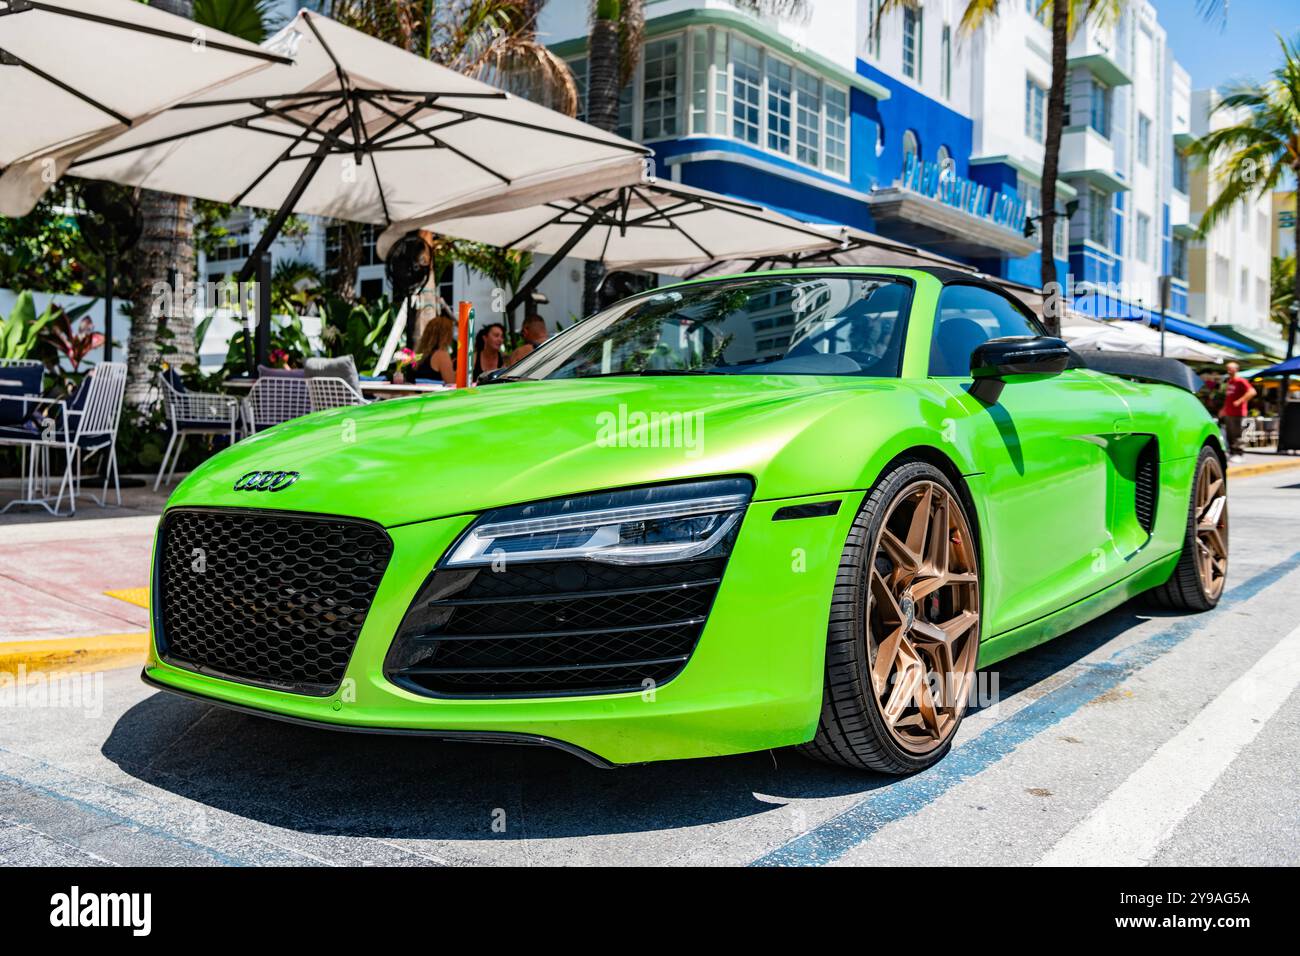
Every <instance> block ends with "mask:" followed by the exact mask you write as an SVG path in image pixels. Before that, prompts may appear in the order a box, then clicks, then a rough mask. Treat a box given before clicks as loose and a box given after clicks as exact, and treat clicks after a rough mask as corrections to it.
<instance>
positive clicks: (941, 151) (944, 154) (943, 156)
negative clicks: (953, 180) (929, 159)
mask: <svg viewBox="0 0 1300 956" xmlns="http://www.w3.org/2000/svg"><path fill="white" fill-rule="evenodd" d="M934 158H935V161H936V162H937V163H938V164H939V168H940V169H941V170H943V171H945V172H952V171H953V170H952V153H951V152H950V151H949V149H948V147H947V146H944V145H943V144H942V143H940V144H939V148H938V149H936V150H935V151H934Z"/></svg>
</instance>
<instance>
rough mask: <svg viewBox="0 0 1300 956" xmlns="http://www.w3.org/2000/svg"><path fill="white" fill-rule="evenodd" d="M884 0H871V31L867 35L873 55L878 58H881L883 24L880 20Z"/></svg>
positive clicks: (868, 44)
mask: <svg viewBox="0 0 1300 956" xmlns="http://www.w3.org/2000/svg"><path fill="white" fill-rule="evenodd" d="M882 3H884V0H871V26H870V29H871V32H870V33H869V34H868V35H867V46H868V47H869V48H870V50H871V55H872V56H874V57H875V58H876V59H877V60H879V59H880V34H881V32H882V24H881V22H880V6H881V4H882Z"/></svg>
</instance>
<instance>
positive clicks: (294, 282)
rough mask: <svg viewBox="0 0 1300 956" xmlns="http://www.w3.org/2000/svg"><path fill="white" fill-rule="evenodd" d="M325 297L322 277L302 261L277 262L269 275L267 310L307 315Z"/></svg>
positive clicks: (306, 262) (310, 264) (312, 267)
mask: <svg viewBox="0 0 1300 956" xmlns="http://www.w3.org/2000/svg"><path fill="white" fill-rule="evenodd" d="M324 293H325V277H324V276H323V275H321V271H320V270H319V269H318V268H316V266H315V265H314V264H313V263H311V262H308V261H307V260H306V259H281V260H280V261H279V262H277V263H276V264H275V270H274V272H272V274H271V308H272V311H274V312H278V313H289V312H292V313H295V314H297V315H307V314H308V313H309V312H310V311H311V309H312V307H313V306H315V305H317V304H318V303H319V302H320V300H321V298H322V297H323V296H324Z"/></svg>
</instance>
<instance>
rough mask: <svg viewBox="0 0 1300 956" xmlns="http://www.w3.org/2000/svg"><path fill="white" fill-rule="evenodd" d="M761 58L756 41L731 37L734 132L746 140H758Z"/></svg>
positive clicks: (732, 129) (761, 81)
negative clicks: (754, 42) (755, 44)
mask: <svg viewBox="0 0 1300 956" xmlns="http://www.w3.org/2000/svg"><path fill="white" fill-rule="evenodd" d="M762 60H763V54H762V51H761V50H759V48H758V47H756V46H754V44H752V43H746V42H745V41H744V40H740V39H737V38H736V37H732V38H731V76H732V82H731V135H732V136H734V137H736V139H739V140H742V141H744V142H746V143H754V144H757V143H758V132H759V122H760V116H759V102H760V97H761V96H762V89H763V71H762Z"/></svg>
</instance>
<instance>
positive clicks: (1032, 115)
mask: <svg viewBox="0 0 1300 956" xmlns="http://www.w3.org/2000/svg"><path fill="white" fill-rule="evenodd" d="M1046 130H1047V90H1045V89H1043V88H1042V87H1041V86H1039V85H1038V84H1037V83H1035V82H1034V81H1033V80H1032V79H1030V78H1029V77H1025V135H1026V136H1028V137H1029V138H1030V139H1032V140H1033V141H1034V142H1035V143H1041V142H1043V141H1045V140H1046V138H1047V135H1046Z"/></svg>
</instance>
